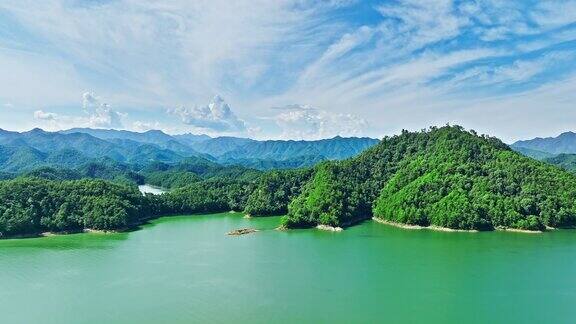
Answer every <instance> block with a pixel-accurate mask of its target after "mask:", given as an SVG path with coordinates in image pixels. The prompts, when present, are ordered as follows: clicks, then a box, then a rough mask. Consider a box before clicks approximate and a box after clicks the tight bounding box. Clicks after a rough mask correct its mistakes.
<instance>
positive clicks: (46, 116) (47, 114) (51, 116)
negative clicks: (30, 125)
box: [34, 110, 58, 120]
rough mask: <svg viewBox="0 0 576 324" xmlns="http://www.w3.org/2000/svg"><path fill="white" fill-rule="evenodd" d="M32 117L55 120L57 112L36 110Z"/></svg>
mask: <svg viewBox="0 0 576 324" xmlns="http://www.w3.org/2000/svg"><path fill="white" fill-rule="evenodd" d="M34 118H35V119H40V120H56V119H57V118H58V114H55V113H50V112H45V111H43V110H36V111H35V112H34Z"/></svg>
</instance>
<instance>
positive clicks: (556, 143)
mask: <svg viewBox="0 0 576 324" xmlns="http://www.w3.org/2000/svg"><path fill="white" fill-rule="evenodd" d="M510 147H511V148H512V149H514V150H515V151H517V152H519V153H521V154H523V155H526V156H528V157H531V158H533V159H536V160H541V161H544V162H547V163H550V164H553V165H556V166H558V167H561V168H563V169H566V170H568V171H573V172H576V133H573V132H565V133H562V134H560V135H558V136H556V137H546V138H540V137H537V138H534V139H531V140H523V141H517V142H515V143H513V144H512V145H510Z"/></svg>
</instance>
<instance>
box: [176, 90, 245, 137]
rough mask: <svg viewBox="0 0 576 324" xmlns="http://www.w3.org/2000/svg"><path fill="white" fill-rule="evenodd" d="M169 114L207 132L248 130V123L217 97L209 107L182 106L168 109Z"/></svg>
mask: <svg viewBox="0 0 576 324" xmlns="http://www.w3.org/2000/svg"><path fill="white" fill-rule="evenodd" d="M168 113H169V114H172V115H175V116H178V117H180V120H181V121H182V122H183V123H184V124H187V125H191V126H194V127H198V128H202V129H206V130H211V131H216V132H244V131H246V130H247V129H248V127H247V125H246V122H244V121H243V120H242V119H240V118H238V117H237V116H236V114H234V112H232V109H231V108H230V106H229V105H228V104H227V103H226V102H224V100H223V99H222V98H221V97H220V96H215V97H214V99H213V100H212V102H211V103H210V104H208V105H207V106H199V107H198V106H196V107H184V106H181V107H177V108H173V109H168Z"/></svg>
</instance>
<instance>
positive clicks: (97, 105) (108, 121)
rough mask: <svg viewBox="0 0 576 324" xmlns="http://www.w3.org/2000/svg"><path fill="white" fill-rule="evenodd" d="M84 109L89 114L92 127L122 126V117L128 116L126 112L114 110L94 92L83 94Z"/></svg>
mask: <svg viewBox="0 0 576 324" xmlns="http://www.w3.org/2000/svg"><path fill="white" fill-rule="evenodd" d="M82 109H84V112H85V113H86V114H88V122H89V124H90V126H91V127H98V128H105V127H107V128H122V126H123V124H122V119H123V118H124V117H126V114H123V113H120V112H117V111H115V110H113V109H112V108H110V106H109V105H108V104H107V103H105V102H103V101H102V100H101V99H100V97H97V96H96V95H94V93H92V92H85V93H84V94H82Z"/></svg>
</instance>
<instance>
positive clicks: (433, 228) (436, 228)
mask: <svg viewBox="0 0 576 324" xmlns="http://www.w3.org/2000/svg"><path fill="white" fill-rule="evenodd" d="M372 220H373V221H375V222H377V223H380V224H384V225H389V226H393V227H397V228H402V229H408V230H430V231H437V232H462V233H478V232H479V231H478V230H464V229H454V228H448V227H441V226H436V225H430V226H420V225H410V224H402V223H396V222H391V221H387V220H384V219H380V218H376V217H372Z"/></svg>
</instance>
